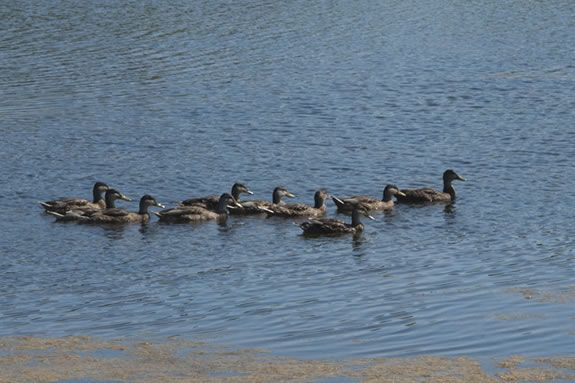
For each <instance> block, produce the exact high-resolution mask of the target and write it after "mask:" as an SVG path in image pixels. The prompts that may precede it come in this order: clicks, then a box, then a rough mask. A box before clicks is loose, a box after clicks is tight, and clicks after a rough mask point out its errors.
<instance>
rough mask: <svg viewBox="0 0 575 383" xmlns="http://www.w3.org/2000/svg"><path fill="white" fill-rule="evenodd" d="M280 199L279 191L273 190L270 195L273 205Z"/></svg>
mask: <svg viewBox="0 0 575 383" xmlns="http://www.w3.org/2000/svg"><path fill="white" fill-rule="evenodd" d="M281 201H282V196H281V194H280V192H278V191H276V190H274V193H273V195H272V202H273V203H274V205H278V204H279V203H280V202H281Z"/></svg>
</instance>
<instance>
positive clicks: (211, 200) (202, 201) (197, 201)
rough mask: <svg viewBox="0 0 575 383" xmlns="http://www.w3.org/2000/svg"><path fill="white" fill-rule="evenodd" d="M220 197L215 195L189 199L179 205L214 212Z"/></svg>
mask: <svg viewBox="0 0 575 383" xmlns="http://www.w3.org/2000/svg"><path fill="white" fill-rule="evenodd" d="M219 201H220V197H219V196H217V195H210V196H207V197H198V198H189V199H187V200H184V201H182V202H180V203H179V205H180V206H201V207H203V208H205V209H208V210H215V209H217V208H218V203H219Z"/></svg>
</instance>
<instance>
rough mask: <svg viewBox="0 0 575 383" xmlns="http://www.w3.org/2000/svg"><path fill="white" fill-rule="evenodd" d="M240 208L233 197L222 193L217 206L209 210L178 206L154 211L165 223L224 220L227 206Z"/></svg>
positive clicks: (199, 207)
mask: <svg viewBox="0 0 575 383" xmlns="http://www.w3.org/2000/svg"><path fill="white" fill-rule="evenodd" d="M229 207H236V208H241V207H242V205H240V204H239V203H238V202H237V201H236V199H235V198H234V197H232V196H231V195H230V194H228V193H224V194H222V195H221V196H220V198H219V200H218V208H217V209H216V211H211V210H208V209H206V208H205V207H202V206H193V205H192V206H178V207H175V208H172V209H166V210H162V211H159V212H155V213H154V214H156V215H157V216H158V217H160V222H165V223H194V222H202V221H209V220H219V221H224V220H225V219H226V218H227V216H228V208H229Z"/></svg>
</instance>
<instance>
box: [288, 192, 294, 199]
mask: <svg viewBox="0 0 575 383" xmlns="http://www.w3.org/2000/svg"><path fill="white" fill-rule="evenodd" d="M286 197H289V198H295V194H293V193H290V192H287V193H286Z"/></svg>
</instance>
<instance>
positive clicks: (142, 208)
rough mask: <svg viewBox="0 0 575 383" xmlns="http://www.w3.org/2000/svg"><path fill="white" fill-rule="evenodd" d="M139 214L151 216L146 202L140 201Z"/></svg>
mask: <svg viewBox="0 0 575 383" xmlns="http://www.w3.org/2000/svg"><path fill="white" fill-rule="evenodd" d="M138 214H140V215H150V213H149V212H148V204H147V203H145V202H144V201H140V209H139V210H138Z"/></svg>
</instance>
